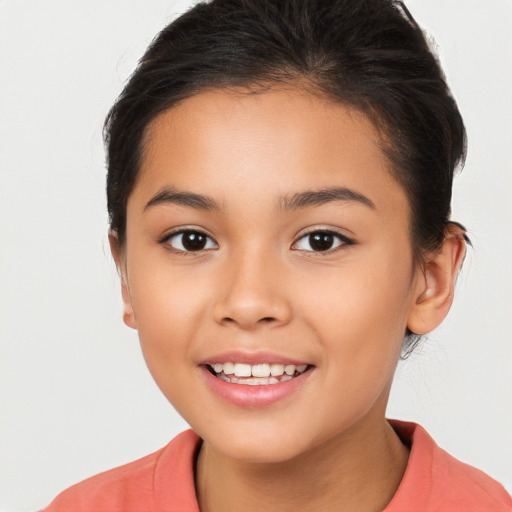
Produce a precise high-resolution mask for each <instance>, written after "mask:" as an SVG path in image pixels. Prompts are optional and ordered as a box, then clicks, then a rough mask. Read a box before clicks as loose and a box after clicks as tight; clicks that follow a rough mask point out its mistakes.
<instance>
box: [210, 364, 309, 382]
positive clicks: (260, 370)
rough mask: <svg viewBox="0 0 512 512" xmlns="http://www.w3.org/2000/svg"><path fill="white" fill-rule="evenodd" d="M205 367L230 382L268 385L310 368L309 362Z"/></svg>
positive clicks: (300, 373)
mask: <svg viewBox="0 0 512 512" xmlns="http://www.w3.org/2000/svg"><path fill="white" fill-rule="evenodd" d="M205 366H206V369H207V370H208V371H209V372H210V373H211V374H212V375H214V376H215V377H217V378H218V379H220V380H223V381H224V382H229V383H232V384H243V385H247V386H268V385H275V384H280V383H282V382H287V381H289V380H292V379H295V378H296V377H298V376H299V375H302V374H303V373H305V372H307V371H308V370H310V369H312V368H313V366H312V365H310V364H298V365H295V364H280V363H258V364H246V363H234V362H230V361H228V362H225V363H206V365H205Z"/></svg>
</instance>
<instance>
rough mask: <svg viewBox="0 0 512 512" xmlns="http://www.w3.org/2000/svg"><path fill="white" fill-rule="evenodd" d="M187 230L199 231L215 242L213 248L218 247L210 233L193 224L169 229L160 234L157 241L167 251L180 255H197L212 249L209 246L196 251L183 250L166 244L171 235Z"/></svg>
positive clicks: (186, 231)
mask: <svg viewBox="0 0 512 512" xmlns="http://www.w3.org/2000/svg"><path fill="white" fill-rule="evenodd" d="M188 232H194V233H199V234H201V235H204V236H205V237H206V238H209V239H210V240H211V241H212V242H213V243H214V244H215V246H216V247H215V249H218V248H219V244H218V243H217V241H216V240H215V239H214V238H213V237H212V236H211V235H209V234H208V233H207V232H206V231H205V230H203V229H201V228H197V227H193V226H181V227H177V228H174V229H173V230H171V231H170V232H168V233H166V234H165V235H164V236H162V237H161V238H160V239H159V240H158V243H159V244H161V245H166V248H167V249H168V250H169V251H172V252H174V253H176V254H180V255H184V256H188V255H194V254H195V255H197V254H201V253H203V252H205V251H211V250H212V249H211V248H209V249H200V250H197V251H183V250H181V249H176V248H174V247H172V246H171V245H170V244H168V242H169V240H171V239H172V238H173V237H175V236H177V235H181V234H183V233H188Z"/></svg>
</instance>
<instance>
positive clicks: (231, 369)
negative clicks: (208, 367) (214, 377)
mask: <svg viewBox="0 0 512 512" xmlns="http://www.w3.org/2000/svg"><path fill="white" fill-rule="evenodd" d="M221 366H222V370H221V371H224V373H225V374H226V375H233V373H235V365H234V364H233V363H224V364H223V365H221ZM214 369H215V368H214ZM215 371H217V370H215ZM218 373H220V372H218Z"/></svg>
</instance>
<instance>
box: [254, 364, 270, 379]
mask: <svg viewBox="0 0 512 512" xmlns="http://www.w3.org/2000/svg"><path fill="white" fill-rule="evenodd" d="M251 373H252V376H253V377H268V376H269V375H270V365H269V364H266V363H264V364H255V365H253V366H252V367H251Z"/></svg>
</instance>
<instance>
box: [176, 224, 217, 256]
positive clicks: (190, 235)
mask: <svg viewBox="0 0 512 512" xmlns="http://www.w3.org/2000/svg"><path fill="white" fill-rule="evenodd" d="M166 242H167V243H168V244H169V245H170V246H171V247H172V248H173V249H174V250H176V251H182V252H197V251H203V250H206V249H217V248H218V246H217V244H216V243H215V242H214V241H213V240H212V239H211V238H210V237H209V236H208V235H206V234H204V233H202V232H201V231H195V230H191V229H190V230H184V231H179V232H178V233H173V234H172V235H170V236H169V237H168V238H167V240H166Z"/></svg>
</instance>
